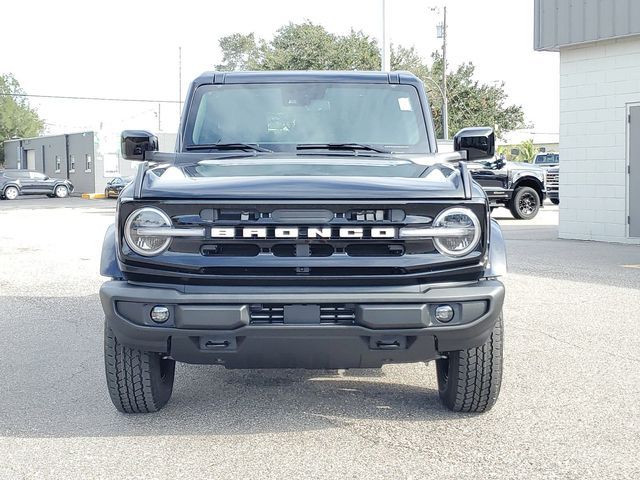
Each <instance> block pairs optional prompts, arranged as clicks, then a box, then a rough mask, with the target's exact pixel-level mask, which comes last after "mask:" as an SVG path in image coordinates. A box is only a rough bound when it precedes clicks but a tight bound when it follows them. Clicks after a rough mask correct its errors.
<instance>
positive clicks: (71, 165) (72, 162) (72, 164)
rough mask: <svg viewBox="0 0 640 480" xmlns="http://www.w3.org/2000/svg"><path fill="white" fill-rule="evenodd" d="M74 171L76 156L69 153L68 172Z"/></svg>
mask: <svg viewBox="0 0 640 480" xmlns="http://www.w3.org/2000/svg"><path fill="white" fill-rule="evenodd" d="M75 171H76V156H75V155H69V173H74V172H75Z"/></svg>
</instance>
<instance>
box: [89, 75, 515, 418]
mask: <svg viewBox="0 0 640 480" xmlns="http://www.w3.org/2000/svg"><path fill="white" fill-rule="evenodd" d="M157 150H158V142H157V138H156V137H155V136H153V135H152V134H151V133H148V132H145V131H125V132H123V134H122V152H123V155H124V157H125V158H127V159H129V160H141V161H142V162H143V163H142V164H141V165H140V167H139V169H138V173H137V176H136V178H135V180H134V181H133V182H132V183H131V184H129V185H128V186H127V187H125V188H124V190H123V191H122V193H121V194H120V196H119V198H118V203H117V218H116V222H115V225H113V226H111V227H110V228H109V229H108V231H107V233H106V236H105V241H104V246H103V251H102V261H101V274H102V275H104V276H106V277H109V278H110V279H109V281H107V282H105V283H104V284H103V286H102V288H101V290H100V299H101V302H102V307H103V309H104V312H105V317H106V321H105V337H104V342H105V366H106V377H107V385H108V389H109V393H110V396H111V399H112V401H113V403H114V405H115V406H116V408H117V409H118V410H120V411H122V412H128V413H135V412H152V411H156V410H158V409H160V408H162V407H163V406H164V405H165V404H166V403H167V402H168V401H169V398H170V396H171V392H172V387H173V381H174V371H175V362H176V361H178V362H187V363H197V364H213V365H223V366H225V367H227V368H310V369H342V368H358V367H364V368H375V367H381V366H382V365H384V364H390V363H409V362H426V361H430V360H435V362H436V371H437V379H438V386H439V391H440V397H441V399H442V401H443V403H444V405H446V406H447V407H448V408H450V409H452V410H455V411H463V412H482V411H485V410H487V409H489V408H491V406H492V405H493V404H494V403H495V401H496V399H497V397H498V392H499V390H500V382H501V376H502V331H503V322H502V304H503V299H504V286H503V284H502V283H501V282H500V281H499V277H500V276H501V275H503V274H504V273H505V271H506V262H505V249H504V242H503V237H502V233H501V231H500V228H499V226H498V224H497V223H496V222H495V221H493V220H491V218H490V215H489V203H488V201H487V196H486V195H485V193H484V191H483V190H482V188H481V187H480V186H479V185H478V184H477V183H475V182H474V181H473V180H472V177H471V175H470V172H469V170H468V168H467V164H466V161H473V160H481V159H488V158H492V157H493V155H494V135H493V131H492V130H491V129H490V128H482V127H481V128H469V129H464V130H462V131H460V132H459V133H458V134H457V135H456V137H455V140H454V152H450V153H446V154H442V153H440V154H439V153H438V152H437V146H436V140H435V135H434V129H433V122H432V119H431V113H430V109H429V103H428V100H427V98H426V95H425V91H424V88H423V85H422V83H421V82H420V81H419V80H418V79H417V78H416V77H414V76H413V75H411V74H408V73H396V72H393V73H383V72H259V73H256V72H254V73H250V72H233V73H218V72H211V73H205V74H203V75H202V76H200V77H199V78H197V79H196V80H195V81H194V82H193V83H192V85H191V87H190V89H189V92H188V94H187V99H186V104H185V108H184V113H183V116H182V119H181V124H180V131H179V135H178V140H177V143H176V149H175V152H167V153H161V152H158V151H157Z"/></svg>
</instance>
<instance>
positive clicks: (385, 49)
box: [382, 0, 391, 72]
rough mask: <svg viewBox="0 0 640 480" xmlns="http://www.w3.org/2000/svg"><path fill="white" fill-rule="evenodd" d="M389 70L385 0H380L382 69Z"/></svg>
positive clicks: (389, 55)
mask: <svg viewBox="0 0 640 480" xmlns="http://www.w3.org/2000/svg"><path fill="white" fill-rule="evenodd" d="M390 70H391V43H390V42H389V22H388V21H387V0H382V71H383V72H388V71H390Z"/></svg>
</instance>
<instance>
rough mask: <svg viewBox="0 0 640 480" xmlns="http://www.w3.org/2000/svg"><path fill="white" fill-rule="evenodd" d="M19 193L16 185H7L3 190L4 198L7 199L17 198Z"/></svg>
mask: <svg viewBox="0 0 640 480" xmlns="http://www.w3.org/2000/svg"><path fill="white" fill-rule="evenodd" d="M19 194H20V192H19V191H18V189H17V188H16V187H7V188H6V189H5V191H4V198H6V199H7V200H15V199H16V198H18V195H19Z"/></svg>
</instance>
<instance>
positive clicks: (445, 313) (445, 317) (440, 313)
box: [436, 305, 453, 323]
mask: <svg viewBox="0 0 640 480" xmlns="http://www.w3.org/2000/svg"><path fill="white" fill-rule="evenodd" d="M452 318H453V308H452V307H451V305H440V306H438V307H437V308H436V320H438V321H439V322H444V323H446V322H450V321H451V319H452Z"/></svg>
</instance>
